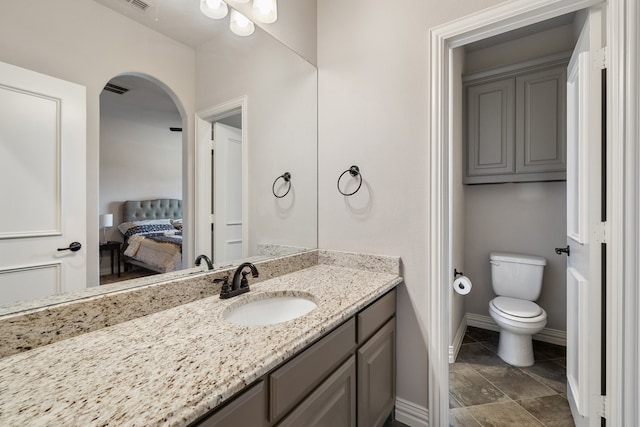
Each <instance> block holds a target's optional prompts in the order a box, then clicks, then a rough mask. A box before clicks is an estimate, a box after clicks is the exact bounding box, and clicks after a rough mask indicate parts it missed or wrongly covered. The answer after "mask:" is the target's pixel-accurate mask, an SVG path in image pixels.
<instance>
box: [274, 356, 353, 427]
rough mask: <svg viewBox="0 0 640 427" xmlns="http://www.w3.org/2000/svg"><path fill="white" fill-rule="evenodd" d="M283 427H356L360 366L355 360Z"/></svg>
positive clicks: (327, 382)
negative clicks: (357, 373)
mask: <svg viewBox="0 0 640 427" xmlns="http://www.w3.org/2000/svg"><path fill="white" fill-rule="evenodd" d="M278 426H280V427H299V426H305V427H321V426H322V427H356V362H355V357H354V356H351V357H350V358H349V359H348V360H347V361H346V362H344V363H343V364H342V365H341V366H340V367H339V368H338V369H337V370H336V371H335V372H334V373H333V374H331V376H330V377H329V378H327V379H326V380H325V381H324V382H323V383H322V384H321V385H320V387H318V388H317V389H315V391H314V392H313V393H311V395H309V397H307V398H306V399H305V400H303V401H302V403H301V404H300V405H298V406H297V407H296V409H295V410H294V411H293V412H292V413H291V414H289V415H287V417H286V418H284V420H282V422H281V423H280V424H278Z"/></svg>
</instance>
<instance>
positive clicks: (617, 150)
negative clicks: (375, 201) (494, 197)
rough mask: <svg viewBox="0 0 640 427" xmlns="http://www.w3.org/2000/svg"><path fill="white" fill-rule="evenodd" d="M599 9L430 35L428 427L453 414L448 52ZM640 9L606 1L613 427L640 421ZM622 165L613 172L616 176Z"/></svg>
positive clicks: (549, 5) (501, 11) (540, 7)
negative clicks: (450, 402)
mask: <svg viewBox="0 0 640 427" xmlns="http://www.w3.org/2000/svg"><path fill="white" fill-rule="evenodd" d="M601 3H603V2H602V1H600V0H514V1H509V2H506V3H502V4H499V5H497V6H495V7H491V8H488V9H485V10H482V11H480V12H478V13H475V14H472V15H469V16H467V17H464V18H461V19H459V20H456V21H453V22H451V23H447V24H444V25H441V26H438V27H436V28H433V29H431V31H430V100H431V103H430V136H429V165H430V169H429V170H430V176H429V179H430V182H429V199H428V200H429V213H430V215H429V228H428V240H427V241H428V242H429V243H428V252H427V272H428V273H427V276H428V281H427V283H428V284H429V285H428V299H429V303H428V304H429V305H428V309H429V316H428V319H429V331H430V335H429V337H428V349H429V425H431V426H441V425H448V422H447V419H448V412H449V380H448V374H449V365H448V343H449V339H448V338H449V330H448V328H449V326H448V325H449V323H448V307H449V295H448V286H449V277H450V271H449V265H450V260H449V250H450V241H449V235H450V233H449V227H450V224H451V212H450V211H449V197H450V175H451V170H450V169H451V168H450V166H449V165H450V152H451V147H452V141H451V135H452V129H451V126H452V123H453V122H452V120H451V114H452V109H451V105H452V103H451V101H450V98H449V97H450V96H452V93H453V91H452V89H451V82H450V78H449V75H450V70H451V63H450V61H451V58H452V54H451V51H452V49H454V48H456V47H460V46H463V45H466V44H469V43H472V42H475V41H478V40H482V39H485V38H488V37H491V36H494V35H497V34H501V33H504V32H506V31H510V30H513V29H516V28H520V27H524V26H526V25H530V24H533V23H536V22H540V21H544V20H547V19H550V18H553V17H556V16H559V15H563V14H566V13H570V12H574V11H577V10H580V9H584V8H588V7H591V6H594V5H596V4H601ZM639 18H640V7H639V6H638V4H637V0H609V1H608V8H607V25H606V32H607V45H608V48H607V49H608V76H609V78H608V83H607V84H608V90H607V109H608V126H607V129H608V141H609V143H608V150H609V151H608V156H607V160H608V168H607V169H608V177H609V179H608V200H607V205H608V206H607V209H608V212H609V221H610V228H609V229H610V231H611V232H610V234H611V236H610V239H609V242H610V243H609V250H608V252H609V254H608V259H607V265H608V269H607V281H608V293H607V329H606V334H607V336H606V339H607V349H608V350H607V361H608V362H607V396H608V397H607V400H608V403H607V405H606V409H605V415H606V417H607V423H608V425H633V424H634V423H635V422H637V421H638V419H639V414H638V409H637V408H638V406H639V405H640V393H639V392H638V383H639V382H640V372H639V368H638V366H637V360H638V357H639V356H640V339H639V338H638V333H639V332H640V319H639V317H638V316H637V315H636V312H637V311H638V308H640V291H639V290H638V289H636V286H637V283H638V281H639V279H640V267H639V266H638V262H637V260H638V256H640V249H639V248H638V241H639V238H640V225H639V222H640V203H639V201H640V197H638V191H639V189H640V173H639V171H638V169H639V168H640V159H639V155H640V149H639V148H638V147H637V146H636V144H637V141H638V140H640V124H639V123H638V122H639V120H638V117H639V113H640V105H639V102H638V96H639V95H640V87H639V83H638V81H639V79H640V62H639V61H638V54H639V53H640V43H639V42H638V36H639V32H638V24H639V23H640V22H639V21H640V19H639ZM612 165H617V167H612Z"/></svg>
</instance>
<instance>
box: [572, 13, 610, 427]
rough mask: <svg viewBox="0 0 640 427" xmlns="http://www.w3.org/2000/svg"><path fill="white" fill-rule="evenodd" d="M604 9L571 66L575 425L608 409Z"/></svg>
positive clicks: (590, 21)
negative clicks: (604, 387) (604, 377)
mask: <svg viewBox="0 0 640 427" xmlns="http://www.w3.org/2000/svg"><path fill="white" fill-rule="evenodd" d="M601 13H602V12H601V10H599V9H598V10H591V11H589V12H588V16H587V17H586V21H585V23H584V26H583V28H582V32H581V34H580V37H579V40H578V43H577V45H576V48H575V50H574V52H573V55H572V57H571V61H570V63H569V68H568V72H567V76H568V77H567V244H568V246H569V248H570V255H569V256H568V257H567V398H568V400H569V404H570V406H571V411H572V413H573V417H574V421H575V423H576V425H577V426H587V425H592V426H595V425H600V417H601V416H604V414H603V413H602V406H603V405H602V400H603V398H602V397H601V394H602V393H601V384H600V383H601V381H600V373H601V372H602V369H601V359H602V358H601V337H602V331H603V327H602V324H601V319H602V309H601V301H602V299H601V298H602V297H601V286H602V280H601V272H602V257H603V256H605V257H606V253H605V252H604V251H605V247H604V243H605V232H604V230H605V228H606V212H605V211H603V208H602V201H603V200H602V194H603V181H602V174H603V170H602V167H601V159H602V150H603V148H602V147H603V144H602V136H601V130H602V120H601V115H602V94H601V85H602V68H604V54H603V51H604V49H603V46H602V37H601V35H602V28H601V22H602V16H601ZM603 254H604V255H603Z"/></svg>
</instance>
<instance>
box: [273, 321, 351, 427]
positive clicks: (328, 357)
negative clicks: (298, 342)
mask: <svg viewBox="0 0 640 427" xmlns="http://www.w3.org/2000/svg"><path fill="white" fill-rule="evenodd" d="M355 329H356V328H355V320H354V319H353V318H352V319H350V320H348V321H347V322H346V323H344V324H343V325H342V326H339V327H338V329H336V330H335V331H333V332H331V333H330V334H329V335H327V336H326V337H324V338H322V339H321V340H320V341H318V342H317V343H315V344H313V345H312V346H311V347H310V348H308V349H307V350H305V351H304V352H303V353H302V354H300V355H298V356H296V357H294V358H293V359H291V361H289V362H288V363H287V364H286V365H284V366H283V367H281V368H279V369H278V370H276V371H275V372H273V373H272V374H271V375H270V376H269V390H270V404H269V407H270V408H269V419H270V421H271V422H273V421H276V420H277V419H278V418H280V417H281V416H282V415H284V414H285V413H286V412H288V411H289V410H290V409H292V408H293V407H294V406H295V405H296V404H297V403H298V402H299V401H300V400H302V399H303V398H304V397H305V396H306V395H307V394H308V393H309V392H311V390H313V389H314V388H315V387H316V386H317V385H318V384H320V383H321V382H322V381H323V380H324V379H325V378H326V376H327V375H328V374H329V373H330V372H331V371H332V370H333V369H335V368H336V367H337V366H338V365H339V364H340V362H342V361H343V360H345V359H346V358H347V356H348V355H349V354H350V353H351V352H352V351H353V350H354V349H355V347H356V332H355Z"/></svg>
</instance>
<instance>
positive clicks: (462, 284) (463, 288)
mask: <svg viewBox="0 0 640 427" xmlns="http://www.w3.org/2000/svg"><path fill="white" fill-rule="evenodd" d="M472 286H473V285H472V284H471V280H470V279H469V278H468V277H467V276H460V277H458V278H457V279H456V280H454V281H453V290H454V291H456V292H457V293H459V294H460V295H466V294H468V293H469V292H471V287H472Z"/></svg>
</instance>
